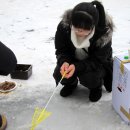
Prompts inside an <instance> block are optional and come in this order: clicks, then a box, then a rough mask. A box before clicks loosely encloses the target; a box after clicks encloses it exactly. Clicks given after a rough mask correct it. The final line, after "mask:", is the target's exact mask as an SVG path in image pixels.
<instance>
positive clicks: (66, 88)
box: [60, 81, 78, 97]
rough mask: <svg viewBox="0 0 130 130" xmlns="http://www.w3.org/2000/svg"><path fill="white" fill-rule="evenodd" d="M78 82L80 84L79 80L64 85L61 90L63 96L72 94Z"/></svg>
mask: <svg viewBox="0 0 130 130" xmlns="http://www.w3.org/2000/svg"><path fill="white" fill-rule="evenodd" d="M77 84H78V81H76V82H75V83H73V84H67V85H64V87H63V88H62V89H61V91H60V95H61V96H62V97H67V96H69V95H71V94H72V93H73V92H74V90H75V89H76V87H77Z"/></svg>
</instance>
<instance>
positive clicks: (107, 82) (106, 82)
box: [104, 76, 112, 93]
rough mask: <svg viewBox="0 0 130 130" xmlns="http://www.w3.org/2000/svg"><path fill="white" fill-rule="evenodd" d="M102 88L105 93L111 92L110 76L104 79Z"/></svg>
mask: <svg viewBox="0 0 130 130" xmlns="http://www.w3.org/2000/svg"><path fill="white" fill-rule="evenodd" d="M104 87H105V89H106V91H107V92H109V93H110V92H111V91H112V76H106V77H104Z"/></svg>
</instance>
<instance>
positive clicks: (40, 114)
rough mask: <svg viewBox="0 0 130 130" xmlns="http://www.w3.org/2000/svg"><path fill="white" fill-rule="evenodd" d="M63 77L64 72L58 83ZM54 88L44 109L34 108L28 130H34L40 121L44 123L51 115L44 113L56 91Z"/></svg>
mask: <svg viewBox="0 0 130 130" xmlns="http://www.w3.org/2000/svg"><path fill="white" fill-rule="evenodd" d="M65 75H66V71H65V72H64V74H63V76H62V78H61V80H60V81H59V83H61V81H62V79H63V78H64V77H65ZM59 83H58V84H59ZM57 86H58V85H57ZM56 88H57V87H56ZM56 88H55V89H54V91H53V94H52V95H51V97H50V98H49V100H48V102H47V104H46V106H45V108H44V109H41V108H38V107H37V108H35V112H34V114H33V118H32V124H31V129H30V130H35V127H36V126H37V125H38V124H40V123H41V122H42V121H44V120H45V119H46V118H48V117H49V116H50V115H51V112H48V111H46V108H47V106H48V104H49V102H50V101H51V99H52V97H53V95H54V93H55V91H56Z"/></svg>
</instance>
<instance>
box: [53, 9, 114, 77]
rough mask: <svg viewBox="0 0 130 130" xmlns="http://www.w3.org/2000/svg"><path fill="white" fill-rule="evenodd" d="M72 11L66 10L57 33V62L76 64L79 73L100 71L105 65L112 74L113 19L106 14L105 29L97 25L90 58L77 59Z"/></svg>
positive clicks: (91, 40) (89, 50)
mask: <svg viewBox="0 0 130 130" xmlns="http://www.w3.org/2000/svg"><path fill="white" fill-rule="evenodd" d="M71 12H72V11H71V10H68V11H66V12H65V14H64V15H63V19H62V21H61V22H60V23H59V25H58V27H57V31H56V34H55V48H56V58H57V63H58V64H59V65H60V66H61V65H62V64H63V63H64V62H68V63H70V64H74V65H75V67H76V72H78V73H82V72H89V71H95V70H99V71H100V69H101V68H102V67H103V68H104V69H105V70H106V72H107V73H108V74H109V75H111V76H112V68H113V60H112V47H111V45H112V33H113V27H114V25H113V22H112V19H111V18H110V16H108V14H106V27H105V28H103V29H101V28H99V27H96V28H95V34H94V36H93V37H92V38H91V39H90V47H89V48H88V52H87V53H88V58H86V59H84V60H77V59H76V58H75V50H76V48H75V47H74V45H73V43H72V41H71ZM111 78H112V77H111Z"/></svg>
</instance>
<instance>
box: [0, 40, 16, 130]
mask: <svg viewBox="0 0 130 130" xmlns="http://www.w3.org/2000/svg"><path fill="white" fill-rule="evenodd" d="M16 64H17V59H16V57H15V55H14V53H13V52H12V51H11V50H10V49H9V48H8V47H7V46H5V45H4V44H3V43H2V42H0V75H8V74H9V73H11V72H12V71H13V70H14V69H15V67H16ZM6 125H7V120H6V117H5V116H4V115H0V130H5V128H6Z"/></svg>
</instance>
